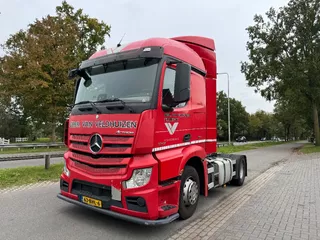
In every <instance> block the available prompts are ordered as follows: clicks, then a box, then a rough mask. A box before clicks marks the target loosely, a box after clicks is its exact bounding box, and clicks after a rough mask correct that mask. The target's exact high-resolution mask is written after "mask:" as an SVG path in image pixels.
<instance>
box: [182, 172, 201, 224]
mask: <svg viewBox="0 0 320 240" xmlns="http://www.w3.org/2000/svg"><path fill="white" fill-rule="evenodd" d="M199 196H200V180H199V175H198V172H197V171H196V169H195V168H193V167H191V166H186V167H185V168H184V171H183V174H182V178H181V183H180V200H179V214H180V218H181V219H188V218H190V217H191V216H192V215H193V213H194V212H195V210H196V208H197V205H198V201H199Z"/></svg>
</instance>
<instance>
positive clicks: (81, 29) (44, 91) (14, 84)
mask: <svg viewBox="0 0 320 240" xmlns="http://www.w3.org/2000/svg"><path fill="white" fill-rule="evenodd" d="M109 32H110V26H109V25H107V24H105V23H104V22H103V21H98V20H97V19H95V18H90V17H89V16H88V15H86V14H84V13H83V10H82V9H78V10H75V9H74V8H73V7H72V6H71V5H69V4H68V3H67V2H66V1H63V2H62V5H61V6H58V7H57V8H56V15H55V16H50V15H48V16H46V17H44V18H42V19H41V20H39V19H36V20H35V22H34V23H32V24H30V25H29V26H28V29H27V30H20V31H19V32H17V33H16V34H13V35H11V36H10V38H9V39H8V40H7V41H6V42H5V44H4V45H3V49H4V51H5V54H6V55H5V56H4V57H3V58H2V59H1V62H0V65H1V68H0V74H1V76H2V78H1V79H0V84H1V90H0V94H3V95H5V96H7V97H14V98H15V99H16V101H17V103H18V105H19V106H21V108H22V110H23V112H24V114H25V115H26V116H28V117H31V119H32V121H36V122H38V123H40V124H42V123H45V124H48V125H50V128H51V137H52V140H55V138H56V128H57V127H58V126H59V125H61V123H60V122H61V121H62V119H63V118H64V116H65V113H66V105H67V104H68V103H71V101H72V96H73V94H72V93H73V88H74V86H73V82H72V81H70V80H68V78H67V74H68V70H69V69H71V68H74V67H75V66H78V64H79V63H80V62H81V61H82V60H84V59H86V58H88V57H89V56H90V55H91V54H92V53H93V52H95V51H96V50H97V49H98V47H99V46H101V45H102V44H103V43H104V41H105V37H106V36H109Z"/></svg>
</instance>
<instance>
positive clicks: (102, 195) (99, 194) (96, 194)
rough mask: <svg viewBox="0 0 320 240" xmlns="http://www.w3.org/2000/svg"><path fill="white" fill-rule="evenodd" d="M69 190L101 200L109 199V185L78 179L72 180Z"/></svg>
mask: <svg viewBox="0 0 320 240" xmlns="http://www.w3.org/2000/svg"><path fill="white" fill-rule="evenodd" d="M71 192H72V193H73V194H76V195H83V196H87V197H92V198H95V199H99V200H102V201H110V200H111V187H110V186H105V185H100V184H95V183H89V182H85V181H80V180H74V181H73V182H72V190H71Z"/></svg>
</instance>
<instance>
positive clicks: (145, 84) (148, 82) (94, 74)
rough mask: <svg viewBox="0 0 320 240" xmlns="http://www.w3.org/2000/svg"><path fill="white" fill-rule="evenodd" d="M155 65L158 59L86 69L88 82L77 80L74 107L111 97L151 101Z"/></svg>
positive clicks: (131, 61)
mask: <svg viewBox="0 0 320 240" xmlns="http://www.w3.org/2000/svg"><path fill="white" fill-rule="evenodd" d="M158 62H159V59H138V60H129V61H127V60H126V61H121V62H116V63H111V64H110V63H109V64H104V65H100V66H95V67H92V68H90V69H87V70H86V71H87V73H88V74H89V76H90V78H91V80H85V79H83V78H82V79H81V80H80V83H79V87H78V91H77V95H76V100H75V104H77V103H79V102H84V101H92V102H96V101H103V100H105V99H114V98H119V99H121V100H123V101H126V102H150V101H151V97H152V94H153V89H154V84H155V80H156V73H157V67H158Z"/></svg>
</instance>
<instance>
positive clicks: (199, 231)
mask: <svg viewBox="0 0 320 240" xmlns="http://www.w3.org/2000/svg"><path fill="white" fill-rule="evenodd" d="M170 239H194V240H196V239H201V240H205V239H210V240H211V239H212V240H213V239H214V240H238V239H241V240H242V239H250V240H251V239H255V240H260V239H261V240H271V239H274V240H277V239H284V240H285V239H292V240H298V239H302V240H304V239H312V240H313V239H315V240H317V239H320V155H319V154H313V155H297V154H293V155H292V156H291V158H290V159H289V160H288V161H286V162H285V163H280V164H279V165H276V166H274V167H272V168H270V169H269V170H268V171H266V172H265V173H263V174H261V175H260V176H259V177H257V178H255V179H254V180H252V181H251V182H249V183H247V184H246V185H244V186H243V187H241V188H239V190H237V191H236V192H235V193H233V194H232V195H231V196H230V197H228V198H227V199H226V200H225V201H224V202H222V203H220V204H219V205H217V206H215V207H214V208H213V209H212V210H211V211H209V212H207V213H205V214H204V216H203V217H202V218H200V219H197V220H196V221H195V222H193V223H192V224H190V225H188V226H186V227H185V228H183V229H182V230H180V231H179V232H177V233H176V234H175V235H173V236H172V237H171V238H170Z"/></svg>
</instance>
